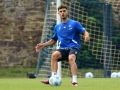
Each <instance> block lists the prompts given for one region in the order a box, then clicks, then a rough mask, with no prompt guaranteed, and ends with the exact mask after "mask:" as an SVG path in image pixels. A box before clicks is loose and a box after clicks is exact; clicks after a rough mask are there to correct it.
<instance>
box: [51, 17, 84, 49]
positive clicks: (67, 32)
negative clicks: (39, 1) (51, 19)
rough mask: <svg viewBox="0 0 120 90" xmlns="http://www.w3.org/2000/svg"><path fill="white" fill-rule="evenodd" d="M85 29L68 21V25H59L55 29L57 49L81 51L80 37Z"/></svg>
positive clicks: (76, 22)
mask: <svg viewBox="0 0 120 90" xmlns="http://www.w3.org/2000/svg"><path fill="white" fill-rule="evenodd" d="M83 32H85V28H84V27H83V26H82V25H81V24H80V23H79V22H78V21H74V20H71V19H68V21H67V22H66V23H62V22H61V23H60V24H57V25H56V26H55V28H54V35H53V37H52V39H53V40H55V41H57V49H67V48H76V49H78V50H79V49H80V35H79V34H82V33H83Z"/></svg>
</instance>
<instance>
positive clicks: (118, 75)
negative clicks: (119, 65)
mask: <svg viewBox="0 0 120 90" xmlns="http://www.w3.org/2000/svg"><path fill="white" fill-rule="evenodd" d="M111 78H120V73H117V72H113V73H111Z"/></svg>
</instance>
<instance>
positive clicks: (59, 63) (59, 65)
mask: <svg viewBox="0 0 120 90" xmlns="http://www.w3.org/2000/svg"><path fill="white" fill-rule="evenodd" d="M60 5H61V0H57V8H58V7H59V6H60ZM56 17H57V24H59V23H60V22H61V19H60V16H59V15H58V9H57V13H56ZM61 70H62V69H61V61H59V62H58V70H57V74H58V75H59V76H60V77H61Z"/></svg>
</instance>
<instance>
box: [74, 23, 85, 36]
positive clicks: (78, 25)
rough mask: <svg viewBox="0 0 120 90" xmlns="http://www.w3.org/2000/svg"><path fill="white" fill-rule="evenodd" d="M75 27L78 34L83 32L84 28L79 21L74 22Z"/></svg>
mask: <svg viewBox="0 0 120 90" xmlns="http://www.w3.org/2000/svg"><path fill="white" fill-rule="evenodd" d="M76 29H77V31H78V32H79V33H80V34H82V33H84V32H85V28H84V27H83V26H82V25H81V24H80V23H79V22H76Z"/></svg>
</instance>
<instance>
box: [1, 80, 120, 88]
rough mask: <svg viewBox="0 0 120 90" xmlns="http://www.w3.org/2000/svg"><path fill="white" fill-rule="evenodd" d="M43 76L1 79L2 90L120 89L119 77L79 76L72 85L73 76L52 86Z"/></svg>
mask: <svg viewBox="0 0 120 90" xmlns="http://www.w3.org/2000/svg"><path fill="white" fill-rule="evenodd" d="M40 80H42V78H36V79H28V78H6V79H5V78H4V79H0V90H120V79H119V78H92V79H86V78H78V86H77V87H73V86H71V80H72V79H71V78H62V84H61V86H50V85H45V84H42V83H41V82H40Z"/></svg>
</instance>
